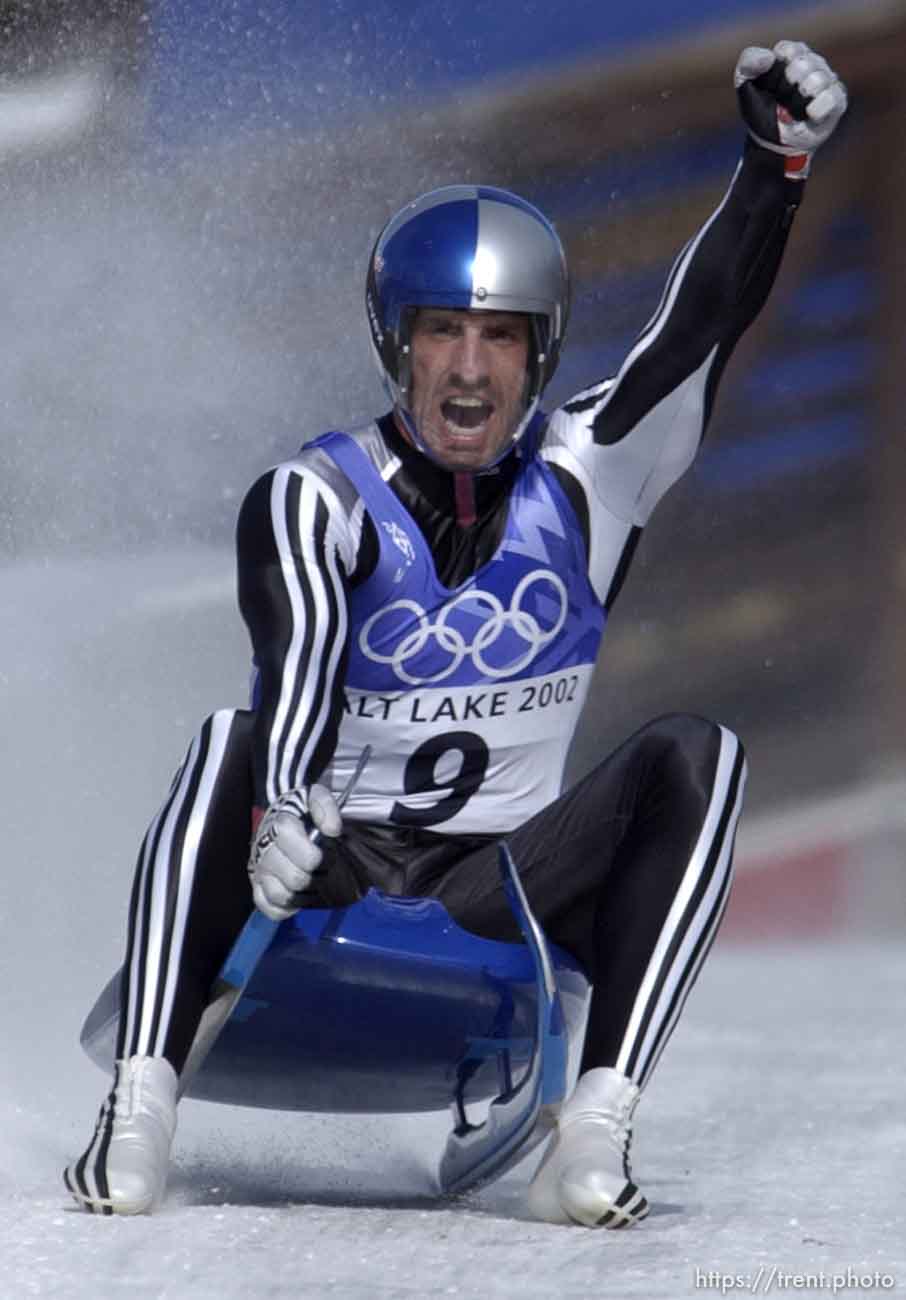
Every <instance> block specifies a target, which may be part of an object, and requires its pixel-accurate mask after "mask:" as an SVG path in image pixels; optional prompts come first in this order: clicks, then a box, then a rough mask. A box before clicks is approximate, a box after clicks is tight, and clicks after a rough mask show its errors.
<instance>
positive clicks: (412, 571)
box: [117, 145, 802, 1085]
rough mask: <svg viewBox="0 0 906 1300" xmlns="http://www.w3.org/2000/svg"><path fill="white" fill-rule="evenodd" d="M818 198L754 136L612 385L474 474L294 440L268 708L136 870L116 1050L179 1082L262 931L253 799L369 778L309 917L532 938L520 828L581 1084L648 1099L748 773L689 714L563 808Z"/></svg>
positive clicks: (252, 578) (170, 804)
mask: <svg viewBox="0 0 906 1300" xmlns="http://www.w3.org/2000/svg"><path fill="white" fill-rule="evenodd" d="M801 192H802V184H801V182H795V181H788V180H785V179H784V176H783V167H782V160H779V159H778V158H777V157H776V156H775V155H768V154H767V153H765V152H763V151H761V150H759V149H757V148H755V147H754V146H752V145H747V147H746V150H745V153H744V157H743V161H742V163H741V164H740V167H739V169H738V170H737V172H736V175H735V176H734V179H733V182H732V184H731V186H730V189H729V191H728V193H727V194H726V196H725V198H724V199H723V201H722V203H721V204H720V206H719V207H718V208H717V210H716V211H715V212H714V214H713V215H712V216H711V218H710V219H709V220H708V221H707V222H706V224H705V225H704V226H703V228H702V229H701V230H700V231H699V232H698V234H697V235H696V236H695V237H694V239H692V240H691V241H690V242H689V243H688V244H687V246H686V247H685V248H684V250H683V251H682V253H681V254H680V256H679V258H678V260H677V261H676V263H675V265H674V266H673V269H672V270H671V272H670V276H669V279H668V281H667V285H666V287H665V290H664V294H663V297H662V299H661V302H660V304H659V306H658V308H657V311H656V312H655V314H654V316H653V317H652V319H651V321H650V322H649V324H648V325H647V326H646V328H645V329H644V330H643V332H642V333H641V335H640V336H639V338H638V340H637V341H636V343H635V344H634V346H633V348H632V350H631V351H630V353H629V355H628V356H627V358H626V360H625V361H624V363H623V365H622V367H621V369H620V371H619V373H618V374H617V376H616V377H615V378H614V379H608V380H604V381H602V382H600V383H596V384H593V385H592V386H591V387H589V388H588V389H586V390H585V391H584V392H581V393H579V394H578V395H577V396H576V397H575V398H573V399H572V400H571V401H569V402H567V403H566V404H565V405H564V406H562V407H561V408H559V409H558V410H556V411H554V412H553V413H552V414H551V415H550V416H546V417H544V418H543V419H541V420H537V421H536V422H535V424H534V426H533V428H532V430H531V433H530V434H529V435H528V436H527V437H526V438H525V439H524V440H523V443H522V444H521V446H520V448H519V450H518V451H517V452H514V453H513V454H511V455H510V456H509V457H508V458H507V459H506V460H505V461H504V462H503V463H502V464H501V465H500V466H498V467H497V468H496V469H495V470H494V471H492V472H487V473H482V474H480V475H478V476H476V477H475V480H474V488H475V499H476V513H477V520H476V522H474V523H473V524H471V525H469V526H462V525H460V524H459V522H458V519H457V512H456V504H455V492H454V482H453V475H451V474H449V473H447V472H446V471H444V470H442V469H440V468H439V467H437V466H436V465H434V464H433V463H432V462H431V461H429V460H428V459H427V458H426V457H424V456H422V455H421V454H419V453H418V452H416V451H414V450H413V449H412V448H411V447H410V446H409V445H408V444H407V443H406V442H405V441H404V439H403V438H402V437H401V436H400V435H399V433H398V432H397V430H396V428H395V426H394V422H393V420H392V418H391V417H387V416H385V417H384V418H382V419H379V420H377V421H376V422H375V423H374V424H372V425H370V426H368V427H367V428H365V429H362V430H358V431H356V432H354V433H352V434H335V435H329V436H327V437H325V438H321V439H318V440H317V441H316V442H314V443H309V444H306V445H305V446H303V448H302V450H301V451H300V453H299V454H298V455H297V456H296V457H295V458H293V459H292V460H289V461H287V462H285V463H284V464H282V465H279V466H277V467H276V468H274V469H272V470H270V471H269V472H268V473H266V474H265V475H264V476H263V477H262V478H261V479H260V480H259V481H258V482H257V483H256V484H255V485H254V486H253V487H252V489H251V491H250V493H249V494H248V497H247V498H246V500H245V503H244V505H243V507H242V511H241V515H240V519H239V527H238V563H239V593H240V605H241V609H242V613H243V616H244V618H245V620H246V623H247V625H248V628H249V632H250V634H251V639H252V643H253V648H254V654H255V661H256V665H257V689H256V695H255V701H254V705H253V708H252V710H250V711H223V712H220V713H217V714H215V715H213V717H212V718H209V719H208V720H207V721H206V722H205V723H204V725H203V726H202V728H201V730H200V732H199V734H198V735H197V736H196V738H195V740H194V741H193V743H192V746H191V748H190V750H189V753H188V754H187V756H186V760H185V762H184V763H183V766H182V767H181V768H180V770H179V772H178V773H177V776H176V778H175V780H174V783H173V786H172V788H171V790H170V793H169V796H168V798H167V800H166V802H165V804H164V806H163V808H162V809H161V812H160V813H159V815H158V817H157V818H156V819H155V821H154V822H153V823H152V826H151V827H150V829H149V831H148V833H147V835H146V837H145V840H144V843H143V845H142V849H141V853H140V856H139V861H138V867H137V871H136V877H135V885H134V889H133V895H132V905H131V909H130V917H129V935H128V950H127V958H126V967H125V970H126V979H125V982H124V1008H123V1014H122V1018H121V1026H120V1034H119V1043H118V1051H117V1055H118V1056H129V1055H132V1054H134V1053H142V1054H149V1055H165V1056H167V1057H168V1058H169V1060H170V1061H171V1062H172V1064H173V1065H174V1067H175V1068H176V1069H177V1071H178V1070H179V1069H180V1068H181V1066H182V1063H183V1061H184V1059H185V1055H186V1052H187V1050H188V1047H189V1045H190V1043H191V1040H192V1037H193V1035H194V1032H195V1028H196V1026H197V1021H198V1017H199V1015H200V1013H201V1010H202V1008H203V1006H204V1003H205V1001H206V999H207V995H208V992H209V989H210V986H211V984H212V981H213V979H214V977H215V975H216V973H217V970H218V969H219V966H220V964H221V962H222V960H223V958H224V956H225V955H226V952H227V951H228V949H229V947H230V944H231V943H232V941H233V939H234V938H235V936H236V934H237V933H238V931H239V929H240V928H241V926H242V924H243V922H244V921H245V919H246V917H247V916H248V914H249V911H250V907H251V895H250V890H249V885H248V879H247V875H246V862H247V857H248V849H249V838H250V828H251V816H252V809H253V806H257V807H259V808H263V807H265V806H267V805H268V804H269V803H271V802H272V801H273V800H274V798H276V797H277V796H278V795H280V794H282V793H283V792H285V791H286V790H287V789H290V788H292V787H294V786H296V785H304V784H308V783H311V782H313V781H314V780H316V779H320V780H322V781H325V782H326V783H327V784H329V785H331V786H332V787H333V788H334V789H335V790H338V789H339V788H340V787H341V786H342V785H343V783H344V781H345V778H346V776H347V775H348V773H349V771H350V769H351V766H352V764H353V763H354V761H355V758H356V757H357V755H358V752H359V750H360V748H361V746H362V744H364V743H366V742H367V743H369V744H371V745H372V748H373V751H374V752H373V758H372V760H371V761H370V762H369V764H368V766H367V767H366V769H365V773H364V775H363V777H362V780H361V781H360V783H359V785H358V786H357V787H356V790H355V792H354V794H353V796H352V798H351V799H350V801H349V803H348V805H347V807H346V810H345V814H344V825H345V830H344V835H343V838H342V839H341V840H340V841H339V842H338V844H337V845H336V846H333V845H329V846H328V847H327V848H326V849H325V856H326V864H327V865H326V870H325V872H324V873H323V875H321V877H320V882H319V884H318V885H317V887H316V890H315V891H313V892H312V894H311V896H310V898H307V899H306V902H310V903H311V904H312V905H315V906H317V905H321V906H324V905H337V904H343V903H346V902H350V901H352V900H353V899H355V898H356V897H358V896H360V895H361V893H362V892H363V891H364V890H365V889H366V888H367V887H368V885H369V884H376V885H378V886H380V887H382V888H384V889H386V890H388V891H390V892H397V893H412V894H423V895H432V896H435V897H437V898H439V899H441V900H442V901H443V902H444V904H445V905H446V906H447V908H448V909H449V911H450V912H451V914H452V915H453V916H454V917H455V918H456V919H457V920H458V921H459V922H460V924H462V925H464V926H465V927H467V928H469V929H472V930H474V931H476V932H477V933H480V934H484V935H488V936H491V937H496V938H502V939H513V940H515V939H517V938H518V934H517V932H516V930H515V926H514V922H513V920H512V917H511V915H510V911H509V907H508V905H507V904H506V901H505V899H504V897H503V895H502V891H501V889H500V886H499V882H498V875H497V870H496V852H495V845H496V842H497V840H498V839H499V838H501V837H504V836H505V837H506V838H507V839H508V841H509V843H510V845H511V847H512V850H513V854H514V857H515V860H516V862H517V865H518V866H519V868H520V872H521V875H522V878H523V882H524V885H525V888H526V892H527V894H528V897H529V900H530V902H531V904H532V906H533V908H534V910H535V912H536V914H537V916H538V918H539V920H540V921H541V923H542V924H543V926H544V927H545V929H546V932H547V934H548V936H549V937H550V938H551V939H552V940H554V941H555V942H556V943H558V944H560V945H562V946H563V947H565V948H566V949H568V950H569V951H571V952H572V953H573V954H574V955H575V956H576V957H578V958H579V959H580V960H581V961H582V962H583V964H584V965H585V968H586V970H587V971H588V973H589V975H590V978H591V980H592V982H593V984H594V987H595V993H594V996H593V999H592V1010H591V1015H590V1020H589V1027H588V1031H587V1037H586V1045H585V1056H584V1063H583V1064H584V1068H590V1067H592V1066H596V1065H614V1066H616V1067H617V1068H619V1069H620V1070H622V1071H623V1072H624V1073H626V1074H627V1075H629V1076H630V1077H632V1078H633V1079H634V1080H635V1081H636V1082H637V1083H639V1084H640V1085H644V1083H645V1081H646V1080H647V1078H648V1076H649V1074H650V1072H651V1070H652V1068H653V1066H654V1065H655V1063H656V1061H657V1059H658V1057H659V1055H660V1052H661V1051H662V1049H663V1047H664V1044H665V1042H666V1040H667V1038H668V1037H669V1034H670V1032H671V1030H672V1028H673V1026H674V1024H675V1023H676V1019H677V1017H678V1015H679V1013H680V1011H681V1009H682V1006H683V1003H684V1001H685V998H686V996H687V994H688V992H689V989H690V988H691V986H692V983H693V981H694V979H695V976H696V974H697V972H698V970H699V968H700V966H701V963H702V961H703V960H704V957H705V955H706V954H707V951H708V948H709V946H710V943H711V941H712V939H713V937H714V934H715V931H716V928H717V926H718V924H719V921H720V918H721V915H722V913H723V909H724V907H725V905H726V900H727V894H728V889H729V880H730V871H731V855H732V845H733V837H734V833H735V828H736V823H737V819H738V815H739V811H740V805H741V799H742V790H743V785H744V780H745V762H744V758H743V754H742V749H741V746H740V744H739V742H738V740H737V739H736V737H735V736H734V735H733V734H732V733H731V732H730V731H729V730H727V729H726V728H724V727H721V726H718V725H716V724H713V723H711V722H707V721H705V720H703V719H700V718H695V717H690V716H686V715H673V716H669V717H666V718H660V719H658V720H656V721H655V722H652V723H651V724H649V725H648V726H646V727H644V728H643V729H642V730H641V731H640V732H638V733H637V734H636V735H635V736H633V737H632V738H630V739H629V740H628V741H627V742H626V743H625V744H624V745H623V746H621V748H620V749H618V750H617V751H616V752H615V753H614V754H611V755H610V756H609V757H606V758H604V759H603V761H602V762H601V764H600V765H599V766H598V767H597V768H595V769H594V770H593V771H592V772H591V773H590V774H589V775H588V776H587V777H585V778H584V779H583V780H582V781H580V782H579V783H578V784H577V785H576V786H574V787H573V788H572V789H571V790H569V791H567V792H566V793H565V794H561V793H560V782H561V779H562V773H563V764H564V761H565V756H566V750H567V747H568V744H569V741H570V738H571V736H572V732H573V730H574V727H575V725H576V722H577V721H578V717H579V713H580V711H581V704H582V702H583V700H584V698H585V692H586V689H587V686H588V679H589V677H590V674H591V667H592V664H593V662H594V658H595V653H596V650H597V644H598V640H599V639H600V636H601V632H602V631H603V627H604V623H605V621H606V617H607V615H608V614H609V612H610V609H611V607H612V605H613V602H614V600H615V598H616V596H617V594H618V592H619V590H620V588H621V586H622V584H623V581H624V580H625V577H626V573H627V570H628V568H629V565H630V562H631V559H632V555H633V551H634V549H635V546H636V543H637V541H638V537H639V534H640V531H641V529H642V528H643V527H644V525H645V523H646V522H647V520H648V518H649V516H650V514H651V511H652V509H653V508H654V506H655V504H656V503H657V501H658V500H659V499H660V497H661V496H662V495H663V493H664V492H665V491H666V490H667V489H668V488H669V487H670V486H671V484H672V483H674V482H675V481H676V479H677V478H678V477H679V476H680V475H681V474H682V473H683V471H684V470H685V469H686V468H687V467H688V465H689V464H690V462H691V460H692V459H693V457H694V455H695V453H696V451H697V448H698V446H699V444H700V442H701V439H702V436H703V433H704V430H705V427H706V425H707V422H708V418H709V414H710V411H711V407H712V403H713V400H714V394H715V390H716V387H717V383H718V381H719V378H720V376H721V374H722V372H723V369H724V366H725V364H726V362H727V359H728V357H729V356H730V353H731V351H732V349H733V347H734V345H735V343H736V341H737V339H738V338H739V336H740V335H741V333H742V332H743V330H744V329H745V328H746V327H747V325H748V324H749V323H750V322H751V321H752V319H753V318H754V317H755V315H756V314H757V312H758V311H759V310H760V308H761V306H762V304H763V302H764V300H765V298H766V296H767V294H768V292H769V290H770V287H771V285H772V283H773V280H774V278H775V275H776V272H777V268H778V266H779V263H780V259H781V255H782V252H783V248H784V245H785V242H786V238H787V234H788V231H789V228H790V225H791V222H792V218H793V215H794V212H795V208H796V206H797V204H798V201H799V197H800V195H801Z"/></svg>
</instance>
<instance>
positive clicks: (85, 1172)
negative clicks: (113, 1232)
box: [63, 1056, 178, 1214]
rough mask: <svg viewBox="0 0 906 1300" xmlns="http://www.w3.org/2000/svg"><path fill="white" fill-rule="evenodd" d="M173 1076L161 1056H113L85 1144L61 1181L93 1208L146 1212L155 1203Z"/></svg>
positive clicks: (165, 1162) (166, 1147) (166, 1148)
mask: <svg viewBox="0 0 906 1300" xmlns="http://www.w3.org/2000/svg"><path fill="white" fill-rule="evenodd" d="M177 1082H178V1080H177V1076H176V1072H175V1070H174V1069H173V1067H172V1065H171V1064H170V1062H169V1061H167V1060H165V1059H164V1058H163V1057H162V1056H132V1057H130V1058H129V1059H128V1060H126V1061H117V1062H116V1065H115V1072H114V1076H113V1087H112V1089H111V1090H110V1094H109V1095H108V1097H107V1100H106V1101H105V1102H104V1104H103V1106H102V1107H101V1113H100V1115H99V1116H98V1122H97V1128H96V1129H95V1132H94V1137H93V1138H92V1140H91V1143H90V1145H89V1147H88V1150H87V1151H86V1152H85V1154H84V1155H83V1156H82V1158H81V1159H80V1160H77V1161H76V1162H75V1163H74V1164H71V1165H69V1166H68V1168H67V1169H66V1170H65V1171H64V1173H63V1181H64V1182H65V1183H66V1186H67V1187H68V1188H69V1191H70V1192H71V1193H72V1195H73V1196H74V1197H75V1199H76V1200H77V1201H78V1203H79V1204H80V1205H81V1206H83V1207H84V1209H86V1210H90V1211H91V1212H92V1213H93V1214H147V1213H148V1212H149V1211H150V1210H152V1209H154V1208H155V1207H156V1206H157V1205H159V1204H160V1202H161V1200H162V1199H163V1195H164V1188H165V1186H166V1182H167V1170H168V1167H169V1163H170V1147H171V1145H172V1142H173V1134H174V1133H175V1131H176V1087H177Z"/></svg>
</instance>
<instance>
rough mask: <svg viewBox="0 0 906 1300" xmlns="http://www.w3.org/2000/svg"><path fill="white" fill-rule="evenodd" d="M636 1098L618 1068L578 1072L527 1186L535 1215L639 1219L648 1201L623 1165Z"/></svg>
mask: <svg viewBox="0 0 906 1300" xmlns="http://www.w3.org/2000/svg"><path fill="white" fill-rule="evenodd" d="M638 1099H639V1089H638V1088H637V1087H636V1085H635V1084H634V1083H633V1082H632V1080H631V1079H627V1078H626V1076H625V1075H623V1074H620V1073H619V1071H618V1070H612V1069H610V1068H609V1067H606V1068H600V1069H595V1070H588V1071H587V1072H586V1073H585V1074H583V1075H582V1077H581V1078H580V1079H579V1082H578V1083H577V1084H576V1088H575V1091H574V1092H573V1094H572V1096H570V1097H569V1098H568V1099H567V1100H566V1102H564V1104H563V1109H562V1111H561V1112H560V1118H559V1121H558V1124H557V1131H556V1132H555V1133H554V1135H553V1137H552V1138H551V1143H550V1146H549V1147H548V1149H547V1151H546V1153H545V1156H544V1159H543V1160H542V1162H541V1164H540V1165H539V1166H538V1171H537V1173H536V1174H535V1177H534V1179H533V1180H532V1184H531V1187H530V1188H529V1195H528V1205H529V1210H530V1211H531V1213H532V1214H533V1215H534V1216H535V1218H537V1219H544V1220H546V1221H547V1222H548V1223H576V1224H581V1225H583V1226H585V1227H589V1228H628V1227H629V1226H630V1225H631V1224H633V1223H636V1222H637V1221H638V1220H639V1219H644V1217H645V1215H646V1214H647V1213H648V1202H647V1201H646V1199H645V1197H644V1196H643V1195H642V1193H641V1192H640V1191H639V1189H638V1188H637V1187H636V1185H635V1183H634V1182H633V1181H632V1174H631V1171H630V1168H629V1144H630V1142H631V1140H632V1124H631V1121H632V1112H633V1111H634V1110H635V1106H636V1102H637V1101H638Z"/></svg>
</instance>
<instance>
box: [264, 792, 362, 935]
mask: <svg viewBox="0 0 906 1300" xmlns="http://www.w3.org/2000/svg"><path fill="white" fill-rule="evenodd" d="M342 829H343V822H342V818H341V817H340V809H339V807H338V805H337V801H336V799H334V797H333V795H332V794H331V793H330V791H329V790H327V789H326V788H325V787H324V786H323V785H313V786H311V787H310V788H309V789H308V790H291V791H290V792H289V793H288V794H284V795H281V796H280V798H279V799H277V800H276V801H275V802H274V803H272V804H271V806H270V807H269V808H268V810H267V812H266V813H265V814H264V816H263V817H262V819H261V821H260V823H259V825H258V829H257V831H256V832H255V837H254V839H253V840H252V851H251V855H250V857H249V865H248V872H249V878H250V880H251V882H252V896H253V898H254V900H255V906H256V907H257V908H258V910H259V911H261V912H263V913H264V915H265V916H267V917H270V919H271V920H272V921H285V920H286V918H287V917H288V916H292V915H293V913H294V912H298V910H299V902H298V898H297V896H298V895H299V894H301V893H304V892H305V890H306V889H309V888H310V887H311V882H312V876H313V875H314V873H315V872H316V871H317V870H318V868H319V867H320V865H321V862H322V860H323V856H324V855H323V854H322V852H321V849H320V848H319V847H318V844H317V842H316V839H315V838H313V835H314V836H316V838H320V836H322V835H328V836H330V837H331V839H335V838H336V837H337V836H338V835H339V834H340V832H341V830H342Z"/></svg>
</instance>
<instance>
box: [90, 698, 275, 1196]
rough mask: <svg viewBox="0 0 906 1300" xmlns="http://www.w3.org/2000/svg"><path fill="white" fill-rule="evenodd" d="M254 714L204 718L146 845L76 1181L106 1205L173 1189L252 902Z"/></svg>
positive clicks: (228, 712) (230, 712)
mask: <svg viewBox="0 0 906 1300" xmlns="http://www.w3.org/2000/svg"><path fill="white" fill-rule="evenodd" d="M251 723H252V715H251V714H249V713H244V712H238V711H233V710H223V711H221V712H219V713H215V714H214V715H213V716H212V717H210V718H208V720H207V721H206V722H205V723H204V725H203V726H202V728H201V730H200V731H199V733H198V735H197V736H196V738H195V740H194V741H193V742H192V745H191V746H190V748H189V751H188V754H187V755H186V758H185V761H184V762H183V764H182V766H181V767H180V769H179V771H178V772H177V774H176V777H175V778H174V781H173V784H172V786H171V788H170V792H169V794H168V796H167V798H166V800H165V802H164V805H163V807H162V808H161V810H160V812H159V813H158V815H157V817H156V818H155V819H154V821H153V822H152V823H151V826H150V827H149V829H148V833H147V834H146V836H145V839H144V842H143V843H142V847H141V851H140V853H139V858H138V864H137V867H136V872H135V880H134V884H133V889H132V901H131V906H130V910H129V924H128V940H127V948H126V961H125V964H124V967H123V982H122V989H121V999H122V1002H121V1011H120V1025H119V1032H118V1036H117V1048H116V1066H115V1072H114V1079H113V1087H112V1089H111V1091H110V1094H109V1096H108V1097H107V1099H106V1101H105V1102H104V1105H103V1106H102V1108H101V1113H100V1116H99V1119H98V1123H97V1128H96V1131H95V1134H94V1137H93V1139H92V1141H91V1143H90V1144H89V1147H88V1149H87V1150H86V1152H85V1154H84V1155H83V1156H82V1158H81V1159H80V1160H78V1161H76V1162H75V1163H74V1164H73V1165H71V1166H70V1167H69V1168H68V1169H67V1170H66V1173H65V1180H66V1184H67V1186H68V1188H69V1190H70V1191H71V1192H72V1194H73V1195H74V1196H75V1198H76V1199H77V1200H78V1201H79V1202H80V1203H81V1204H83V1205H84V1206H85V1207H86V1208H88V1209H92V1210H95V1211H96V1212H100V1213H108V1214H109V1213H114V1212H116V1213H138V1212H141V1211H142V1210H146V1209H150V1208H151V1207H152V1205H153V1204H154V1203H155V1202H156V1201H158V1200H159V1199H160V1196H161V1195H162V1193H163V1187H164V1182H165V1179H166V1170H167V1164H168V1160H169V1152H170V1143H171V1141H172V1138H173V1132H174V1129H175V1124H176V1086H177V1079H178V1075H179V1072H180V1070H181V1069H182V1066H183V1063H184V1061H185V1058H186V1055H187V1053H188V1050H189V1047H190V1046H191V1043H192V1039H193V1037H194V1035H195V1030H196V1029H197V1027H198V1021H199V1019H200V1017H201V1013H202V1011H203V1010H204V1007H205V1005H206V1002H207V999H208V995H209V992H210V989H211V985H212V983H213V982H214V979H215V977H216V975H217V972H218V970H219V969H220V966H221V965H222V963H223V960H224V958H225V957H226V955H227V953H228V951H229V949H230V945H231V944H232V942H233V940H234V939H235V937H236V935H237V934H238V933H239V930H240V929H241V927H242V925H243V923H244V921H245V920H246V918H247V917H248V915H249V913H250V911H251V908H252V898H251V889H250V887H249V882H248V876H247V873H246V863H247V860H248V849H249V839H250V835H251V806H252V789H251V775H250V763H249V747H250V739H251Z"/></svg>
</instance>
